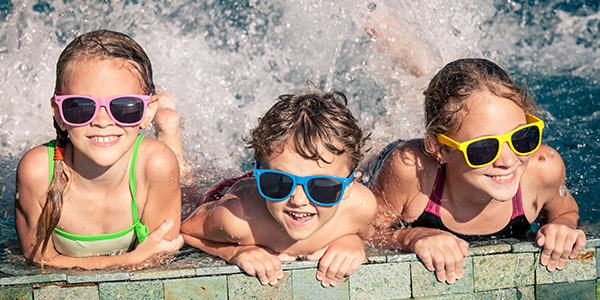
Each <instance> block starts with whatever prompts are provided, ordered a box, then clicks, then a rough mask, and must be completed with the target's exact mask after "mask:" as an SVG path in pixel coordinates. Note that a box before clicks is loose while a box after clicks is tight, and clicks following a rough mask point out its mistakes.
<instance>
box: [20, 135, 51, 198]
mask: <svg viewBox="0 0 600 300" xmlns="http://www.w3.org/2000/svg"><path fill="white" fill-rule="evenodd" d="M49 184H50V168H49V166H48V147H47V146H46V145H41V146H37V147H35V148H33V149H31V150H29V151H27V153H25V155H23V157H22V158H21V161H19V165H18V166H17V193H18V194H17V196H19V195H23V196H26V194H27V195H41V194H43V193H44V192H45V191H46V190H47V189H48V186H49ZM25 199H27V200H34V199H35V198H32V197H17V200H25Z"/></svg>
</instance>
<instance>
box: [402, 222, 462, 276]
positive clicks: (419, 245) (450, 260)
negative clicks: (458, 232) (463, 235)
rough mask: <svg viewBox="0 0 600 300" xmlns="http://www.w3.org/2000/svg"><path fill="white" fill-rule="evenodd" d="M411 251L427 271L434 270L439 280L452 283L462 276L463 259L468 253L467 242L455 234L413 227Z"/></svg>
mask: <svg viewBox="0 0 600 300" xmlns="http://www.w3.org/2000/svg"><path fill="white" fill-rule="evenodd" d="M415 229H416V230H419V236H418V237H415V241H414V242H413V243H411V244H412V247H411V251H412V252H414V253H415V254H416V255H417V256H418V257H419V258H420V259H421V261H423V264H425V267H426V268H427V269H428V270H429V271H435V276H436V277H437V279H438V280H439V281H440V282H444V281H446V282H448V283H454V281H456V279H460V278H462V276H463V259H464V258H465V257H467V256H468V255H469V244H468V243H467V242H465V241H464V240H462V239H460V238H458V237H457V236H455V235H453V234H451V233H449V232H447V231H443V230H439V229H431V228H415Z"/></svg>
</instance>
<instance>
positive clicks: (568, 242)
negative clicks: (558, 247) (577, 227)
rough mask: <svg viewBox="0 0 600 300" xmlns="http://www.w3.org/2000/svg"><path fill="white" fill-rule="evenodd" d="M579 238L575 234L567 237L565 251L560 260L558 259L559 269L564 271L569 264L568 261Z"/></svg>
mask: <svg viewBox="0 0 600 300" xmlns="http://www.w3.org/2000/svg"><path fill="white" fill-rule="evenodd" d="M576 239H577V236H576V235H573V234H567V235H566V236H565V241H564V242H563V251H562V253H561V256H560V258H559V259H558V264H557V265H556V268H557V269H559V270H560V269H562V268H564V267H565V265H566V264H567V260H568V259H569V256H570V255H571V252H573V246H574V244H575V242H576Z"/></svg>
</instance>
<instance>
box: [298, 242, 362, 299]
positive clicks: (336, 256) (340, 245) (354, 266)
mask: <svg viewBox="0 0 600 300" xmlns="http://www.w3.org/2000/svg"><path fill="white" fill-rule="evenodd" d="M306 259H308V260H319V259H320V262H319V270H317V279H318V280H320V281H321V285H323V286H324V287H328V286H330V285H331V286H337V285H338V283H339V282H340V280H341V279H342V277H344V276H347V275H352V274H354V272H356V270H358V267H360V265H361V264H362V263H363V261H364V260H365V244H364V240H363V239H362V238H360V237H359V236H358V235H347V236H343V237H341V238H338V239H337V240H335V241H333V242H331V243H330V244H329V245H327V246H326V247H325V248H323V249H320V250H317V251H315V252H313V253H312V254H311V255H308V256H307V257H306Z"/></svg>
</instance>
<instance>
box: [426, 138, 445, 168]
mask: <svg viewBox="0 0 600 300" xmlns="http://www.w3.org/2000/svg"><path fill="white" fill-rule="evenodd" d="M424 146H425V150H426V151H427V152H428V153H429V154H431V155H432V156H433V157H434V159H435V160H437V161H438V162H439V163H440V164H444V163H446V161H447V158H446V154H447V153H448V151H446V149H445V147H444V145H442V143H440V142H439V141H438V140H437V138H436V137H435V136H433V135H427V136H426V137H425V145H424Z"/></svg>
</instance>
